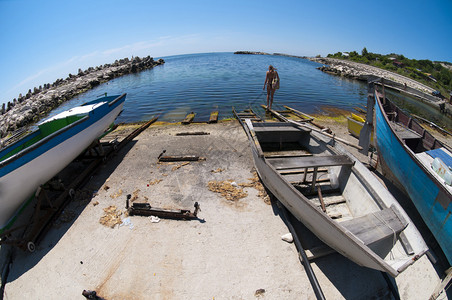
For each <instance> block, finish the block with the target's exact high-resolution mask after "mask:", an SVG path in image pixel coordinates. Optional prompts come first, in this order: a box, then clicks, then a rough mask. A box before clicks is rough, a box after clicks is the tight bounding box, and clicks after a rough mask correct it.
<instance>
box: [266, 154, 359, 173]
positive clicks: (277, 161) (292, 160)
mask: <svg viewBox="0 0 452 300" xmlns="http://www.w3.org/2000/svg"><path fill="white" fill-rule="evenodd" d="M267 160H268V162H270V163H271V164H272V166H273V167H275V169H276V170H287V169H299V168H319V167H333V166H347V165H348V166H352V165H353V164H354V162H353V161H352V160H351V159H350V158H349V157H348V156H347V155H328V156H302V157H278V158H267Z"/></svg>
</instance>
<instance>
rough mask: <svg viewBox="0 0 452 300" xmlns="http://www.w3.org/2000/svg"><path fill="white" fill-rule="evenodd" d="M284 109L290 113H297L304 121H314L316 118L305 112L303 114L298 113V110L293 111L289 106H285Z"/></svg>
mask: <svg viewBox="0 0 452 300" xmlns="http://www.w3.org/2000/svg"><path fill="white" fill-rule="evenodd" d="M284 107H285V108H286V109H287V110H289V111H291V112H293V113H295V114H296V115H298V116H299V117H301V118H303V119H307V120H310V121H312V120H314V117H312V116H310V115H308V114H305V113H304V112H301V111H298V110H296V109H293V108H291V107H289V106H287V105H284Z"/></svg>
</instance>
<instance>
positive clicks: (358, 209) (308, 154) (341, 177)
mask: <svg viewBox="0 0 452 300" xmlns="http://www.w3.org/2000/svg"><path fill="white" fill-rule="evenodd" d="M253 130H254V132H255V135H256V138H257V139H258V141H259V145H260V147H261V149H262V152H263V155H264V157H265V160H266V161H267V163H269V164H271V165H272V166H273V168H274V169H275V170H276V171H277V172H278V173H279V174H280V175H281V176H282V177H283V178H285V179H286V180H287V181H288V182H289V183H290V184H291V185H293V186H294V187H295V188H296V189H297V190H298V191H299V192H301V193H302V195H304V197H305V198H306V199H307V200H308V201H310V202H311V203H312V204H313V205H315V206H317V207H318V209H320V210H322V211H323V212H325V214H327V215H328V216H329V217H330V218H331V219H333V220H335V222H338V223H340V225H342V226H344V227H345V228H346V229H347V230H349V231H350V232H352V233H353V234H354V235H355V236H356V237H358V238H359V239H360V240H361V241H362V242H363V243H364V244H365V245H367V246H369V248H371V249H372V250H373V251H374V252H375V253H377V254H378V255H380V256H381V257H382V258H384V257H385V256H387V255H388V253H389V252H390V251H391V249H392V248H393V247H394V243H395V240H396V239H397V238H398V236H399V234H400V233H401V232H402V231H403V230H404V229H405V228H406V226H407V225H408V224H407V222H406V220H405V219H404V218H403V216H401V215H400V214H399V212H398V210H397V209H396V208H395V207H393V206H390V207H387V206H386V205H385V204H384V203H383V202H382V201H381V199H379V196H378V195H377V194H376V192H375V191H374V190H373V189H372V188H371V187H369V184H366V183H365V179H364V177H362V175H360V172H358V171H357V170H355V168H354V164H355V162H354V161H353V160H352V159H351V158H350V157H349V156H347V155H345V154H340V153H338V152H337V150H335V149H334V147H332V146H331V145H328V144H327V143H325V142H323V141H322V140H320V138H319V139H318V138H316V136H315V135H313V134H311V130H310V129H303V128H302V127H295V126H293V125H292V124H290V123H257V122H255V123H253ZM300 200H301V199H300ZM404 248H405V249H408V251H406V252H408V253H409V252H412V249H411V250H410V248H411V247H410V246H409V245H408V243H407V245H406V247H404ZM404 255H406V253H404Z"/></svg>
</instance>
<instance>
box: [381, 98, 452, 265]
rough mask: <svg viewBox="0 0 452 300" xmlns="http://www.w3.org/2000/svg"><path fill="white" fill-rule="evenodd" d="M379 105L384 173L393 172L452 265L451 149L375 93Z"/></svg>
mask: <svg viewBox="0 0 452 300" xmlns="http://www.w3.org/2000/svg"><path fill="white" fill-rule="evenodd" d="M375 102H376V104H375V117H376V140H377V149H378V154H379V157H380V162H381V165H382V168H383V171H384V172H388V171H389V172H390V173H388V174H390V175H391V174H392V175H393V176H394V177H395V179H397V181H398V182H399V183H400V184H401V185H402V186H403V187H404V189H405V190H406V192H407V193H408V195H409V196H410V198H411V200H412V201H413V203H414V205H415V206H416V208H417V210H418V211H419V213H420V215H421V216H422V218H423V220H424V222H425V223H426V225H427V226H428V228H429V229H430V231H431V232H432V234H433V235H434V237H435V238H436V240H437V242H438V244H439V245H440V247H441V249H442V250H443V252H444V254H445V256H446V258H447V260H448V261H449V263H450V264H452V217H451V211H452V205H451V201H452V186H450V179H451V178H450V175H451V172H450V170H449V168H452V153H451V151H450V148H449V147H447V146H445V145H444V144H442V143H441V142H440V141H438V140H437V139H435V138H434V137H433V136H432V135H431V134H430V133H429V132H427V131H426V130H425V129H424V128H422V127H421V126H420V125H419V124H418V123H417V122H416V121H415V120H414V119H413V118H411V117H410V116H409V115H407V114H406V113H404V112H403V111H402V110H401V109H399V108H398V107H397V106H396V105H394V104H393V103H392V102H391V101H390V100H388V99H387V98H384V97H383V96H381V95H379V94H378V93H375ZM448 177H449V178H448ZM446 181H447V182H449V184H447V183H446Z"/></svg>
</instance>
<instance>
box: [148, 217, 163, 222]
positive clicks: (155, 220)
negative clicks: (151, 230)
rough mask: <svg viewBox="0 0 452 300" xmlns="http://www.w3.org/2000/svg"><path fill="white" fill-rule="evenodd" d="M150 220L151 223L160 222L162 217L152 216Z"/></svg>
mask: <svg viewBox="0 0 452 300" xmlns="http://www.w3.org/2000/svg"><path fill="white" fill-rule="evenodd" d="M149 221H151V223H158V222H160V218H159V217H157V216H150V217H149Z"/></svg>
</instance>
